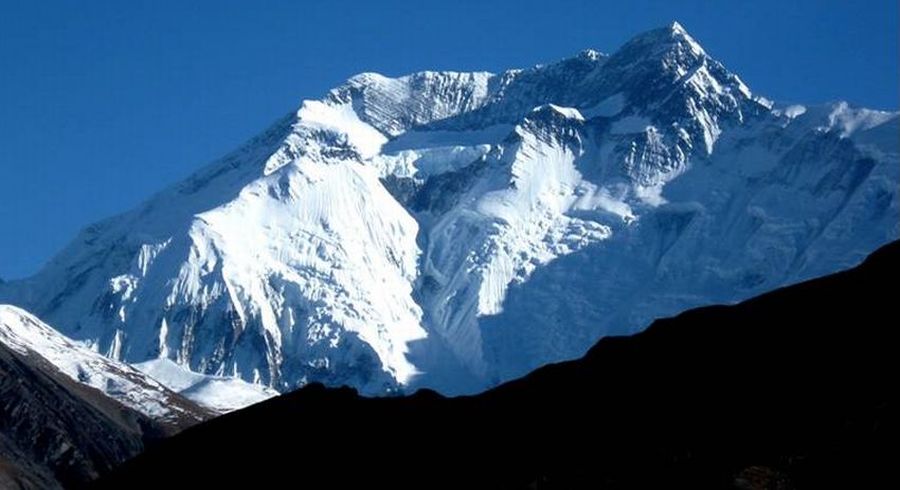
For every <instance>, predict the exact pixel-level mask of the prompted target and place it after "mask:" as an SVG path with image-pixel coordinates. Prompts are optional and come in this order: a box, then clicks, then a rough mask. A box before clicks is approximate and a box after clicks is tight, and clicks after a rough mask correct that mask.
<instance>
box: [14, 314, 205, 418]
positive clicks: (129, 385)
mask: <svg viewBox="0 0 900 490" xmlns="http://www.w3.org/2000/svg"><path fill="white" fill-rule="evenodd" d="M0 343H2V344H3V345H5V346H7V347H9V348H11V349H12V350H14V351H16V352H17V353H19V354H21V355H23V356H26V357H27V356H34V355H37V356H40V357H42V358H44V359H45V360H46V361H48V362H50V363H51V364H52V365H53V366H55V367H56V368H57V369H59V371H60V372H61V373H63V374H65V375H66V376H68V377H70V378H72V379H73V380H74V381H77V382H79V383H82V384H85V385H87V386H90V387H92V388H96V389H98V390H100V391H102V392H104V393H106V394H107V395H109V396H110V397H112V398H114V399H116V400H117V401H119V402H121V403H122V404H123V405H125V406H127V407H130V408H132V409H134V410H137V411H138V412H141V413H143V414H144V415H147V416H149V417H151V418H155V419H160V420H164V421H179V420H193V421H194V422H199V421H200V419H199V418H197V417H198V415H200V414H198V413H196V412H193V411H190V410H186V409H185V408H184V407H183V406H181V405H180V404H179V403H177V402H175V401H174V400H173V399H174V398H175V394H174V393H173V392H171V391H170V390H169V389H167V388H166V387H165V386H163V385H162V384H161V383H159V382H158V381H156V380H155V379H153V378H151V377H149V376H147V375H145V374H143V373H141V372H140V371H138V370H137V369H134V368H133V367H131V366H129V365H127V364H124V363H121V362H117V361H114V360H112V359H109V358H107V357H104V356H102V355H100V354H97V353H96V352H93V351H91V350H89V349H86V348H84V347H82V346H80V345H78V344H77V343H75V342H73V341H71V340H69V339H67V338H65V337H64V336H63V335H62V334H60V333H59V332H58V331H56V330H55V329H53V328H51V327H50V326H48V325H47V324H45V323H43V322H41V321H40V320H38V319H37V318H36V317H35V316H34V315H32V314H30V313H28V312H27V311H24V310H22V309H20V308H16V307H15V306H11V305H0Z"/></svg>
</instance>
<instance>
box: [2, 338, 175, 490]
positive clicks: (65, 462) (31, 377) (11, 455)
mask: <svg viewBox="0 0 900 490" xmlns="http://www.w3.org/2000/svg"><path fill="white" fill-rule="evenodd" d="M162 435H163V432H162V429H161V428H160V427H159V426H156V425H155V424H154V423H153V422H152V421H151V420H150V419H148V418H146V417H144V416H142V415H141V414H139V413H137V412H135V411H132V410H130V409H128V408H126V407H124V406H122V405H120V404H119V403H117V402H115V401H114V400H112V399H110V398H108V397H107V396H106V395H104V394H103V393H101V392H100V391H97V390H94V389H92V388H88V387H86V386H84V385H81V384H79V383H77V382H74V381H72V380H71V379H69V378H68V377H66V376H65V375H63V374H61V373H59V372H58V371H57V370H56V368H54V367H53V366H52V365H51V364H49V363H47V362H46V361H44V360H43V359H40V358H36V357H33V356H23V355H20V354H18V353H16V352H13V351H11V350H10V349H8V348H6V347H4V346H2V345H0V486H2V487H3V488H4V489H6V488H9V489H17V488H22V489H30V488H34V489H43V488H60V487H61V486H69V485H77V484H81V483H85V482H87V481H90V480H92V479H94V478H96V477H97V476H98V475H100V474H103V473H105V472H108V471H109V470H111V469H112V468H113V467H114V466H116V465H118V464H119V463H121V462H122V461H124V460H126V459H128V458H130V457H133V456H135V455H137V454H138V453H139V452H141V451H142V450H143V448H144V440H145V439H146V438H151V439H152V438H158V437H161V436H162Z"/></svg>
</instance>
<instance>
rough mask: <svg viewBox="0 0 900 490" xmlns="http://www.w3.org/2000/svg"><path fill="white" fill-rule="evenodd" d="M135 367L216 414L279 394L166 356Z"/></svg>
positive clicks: (140, 363)
mask: <svg viewBox="0 0 900 490" xmlns="http://www.w3.org/2000/svg"><path fill="white" fill-rule="evenodd" d="M134 367H135V368H137V369H138V370H139V371H141V372H143V373H145V374H147V375H148V376H152V377H153V378H154V379H157V380H159V382H161V383H163V384H165V385H166V386H167V387H168V388H169V389H171V390H173V391H176V392H178V393H179V394H181V395H182V396H184V397H186V398H188V399H190V400H192V401H194V402H197V403H199V404H200V405H202V406H204V407H206V408H209V409H211V410H215V411H216V412H219V413H226V412H231V411H233V410H238V409H241V408H244V407H247V406H249V405H253V404H255V403H259V402H261V401H263V400H267V399H269V398H272V397H273V396H277V395H278V392H277V391H275V390H272V389H270V388H266V387H263V386H260V385H256V384H251V383H247V382H245V381H242V380H241V379H238V378H230V377H223V376H209V375H204V374H199V373H195V372H192V371H189V370H187V369H185V368H184V367H182V366H179V365H178V364H175V362H173V361H171V360H169V359H154V360H151V361H146V362H139V363H137V364H135V365H134Z"/></svg>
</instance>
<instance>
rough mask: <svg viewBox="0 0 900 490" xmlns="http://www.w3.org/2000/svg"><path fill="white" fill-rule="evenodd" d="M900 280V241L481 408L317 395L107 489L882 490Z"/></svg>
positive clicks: (646, 336) (580, 363) (609, 342)
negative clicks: (823, 274)
mask: <svg viewBox="0 0 900 490" xmlns="http://www.w3.org/2000/svg"><path fill="white" fill-rule="evenodd" d="M898 273H900V242H894V243H892V244H890V245H888V246H885V247H883V248H882V249H880V250H879V251H877V252H876V253H874V254H873V255H872V256H871V257H870V258H869V259H867V260H866V261H865V263H863V264H862V265H861V266H859V267H857V268H855V269H852V270H849V271H845V272H841V273H838V274H835V275H832V276H828V277H825V278H820V279H815V280H812V281H809V282H804V283H802V284H798V285H795V286H790V287H787V288H784V289H779V290H776V291H774V292H771V293H768V294H765V295H763V296H760V297H757V298H754V299H751V300H749V301H745V302H743V303H740V304H738V305H733V306H711V307H705V308H700V309H696V310H691V311H688V312H685V313H682V314H680V315H678V316H676V317H673V318H668V319H664V320H659V321H656V322H654V324H653V325H652V326H651V327H650V328H649V329H647V330H646V331H644V332H641V333H639V334H636V335H633V336H629V337H607V338H604V339H602V340H601V341H600V342H599V343H598V344H597V345H596V346H594V347H593V348H592V349H591V350H590V351H589V352H588V353H587V355H586V356H585V357H583V358H582V359H579V360H577V361H570V362H564V363H560V364H554V365H550V366H546V367H543V368H541V369H538V370H537V371H535V372H533V373H531V374H529V375H528V376H526V377H524V378H521V379H518V380H515V381H512V382H509V383H506V384H503V385H501V386H499V387H497V388H495V389H492V390H490V391H487V392H485V393H482V394H479V395H476V396H464V397H456V398H445V397H443V396H441V395H439V394H437V393H435V392H433V391H428V390H422V391H419V392H417V393H415V394H414V395H412V396H408V397H394V398H365V397H361V396H359V395H358V394H357V393H356V391H355V390H353V389H350V388H340V389H327V388H325V387H323V386H322V385H320V384H315V385H312V386H307V387H305V388H303V389H301V390H298V391H296V392H293V393H290V394H286V395H282V396H280V397H278V398H274V399H271V400H268V401H265V402H263V403H260V404H257V405H254V406H252V407H249V408H246V409H244V410H240V411H237V412H233V413H231V414H228V415H225V416H222V417H220V418H217V419H215V420H212V421H210V422H207V423H204V424H201V425H199V426H196V427H194V428H191V429H188V430H186V431H184V432H183V433H181V434H179V435H177V436H175V437H174V438H172V439H170V440H167V441H165V443H163V444H162V445H160V446H159V447H157V448H154V449H151V450H149V451H148V452H146V453H145V454H142V455H141V456H139V457H137V458H135V459H134V460H132V461H129V462H128V463H126V464H124V465H123V466H122V467H120V468H119V469H117V470H115V471H114V472H113V473H112V474H110V476H109V477H107V478H103V479H101V480H100V481H99V482H97V484H96V485H95V486H94V487H93V488H95V489H98V490H99V489H106V488H109V489H113V488H164V487H165V486H166V485H168V484H170V483H171V482H174V481H177V482H178V484H179V485H181V486H185V487H191V488H193V487H195V486H204V487H211V488H226V487H228V488H234V487H236V486H240V485H241V484H242V483H243V482H247V484H251V483H252V485H253V486H254V487H258V488H283V487H290V488H326V487H328V488H331V487H341V488H542V489H555V488H604V489H626V488H627V489H631V488H695V489H702V488H716V489H722V488H734V489H762V488H767V489H820V488H882V486H881V485H883V484H884V482H887V481H891V480H892V479H893V475H894V473H895V465H894V464H893V460H892V459H891V458H889V456H888V455H889V451H888V449H887V448H888V447H890V446H892V445H893V438H892V435H890V434H889V428H890V427H894V426H896V413H895V412H894V411H895V410H896V408H897V407H896V400H895V397H894V396H893V395H894V392H895V391H896V390H895V386H896V385H897V376H896V369H894V368H891V366H893V365H895V364H896V355H895V347H894V346H895V343H894V342H893V341H892V339H893V335H892V334H893V332H892V325H893V324H894V321H893V320H894V317H895V313H896V311H895V308H894V306H893V305H894V301H895V300H894V292H893V290H892V288H890V287H886V285H890V284H893V283H894V281H896V278H897V275H898ZM891 434H892V432H891ZM273 440H277V441H279V442H278V443H277V444H274V443H273ZM282 444H290V448H291V449H290V450H284V449H283V446H282Z"/></svg>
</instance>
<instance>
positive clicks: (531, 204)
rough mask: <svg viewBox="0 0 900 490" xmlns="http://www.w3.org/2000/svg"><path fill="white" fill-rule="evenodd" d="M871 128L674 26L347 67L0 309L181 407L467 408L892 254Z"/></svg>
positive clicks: (857, 113)
mask: <svg viewBox="0 0 900 490" xmlns="http://www.w3.org/2000/svg"><path fill="white" fill-rule="evenodd" d="M897 122H898V118H897V115H896V113H881V112H876V111H867V110H863V109H858V108H853V107H851V106H849V105H846V104H844V105H841V104H837V105H827V106H803V108H802V110H801V109H800V107H799V106H795V107H792V108H781V107H780V106H777V105H773V104H771V103H770V102H768V101H766V100H765V98H763V97H761V96H759V95H754V94H752V92H751V91H750V89H749V88H748V87H747V86H746V85H745V84H744V83H743V82H742V81H741V79H740V78H739V77H738V76H737V75H736V74H734V73H732V72H730V71H728V70H727V69H726V68H725V66H724V65H723V64H722V63H720V62H719V61H717V60H715V59H713V58H712V57H711V56H710V55H709V53H708V52H707V51H706V50H705V49H704V48H702V47H701V46H700V44H699V43H698V42H697V40H695V39H694V38H693V37H691V36H690V35H689V34H688V33H687V31H686V30H685V29H684V28H683V27H682V26H680V25H678V24H673V25H671V26H667V27H664V28H662V29H657V30H653V31H650V32H647V33H644V34H641V35H638V36H636V37H635V38H634V39H632V40H631V41H629V42H627V43H626V44H625V45H624V46H622V47H621V48H620V49H619V50H617V51H615V52H613V53H612V54H610V55H603V54H600V53H599V52H596V51H592V50H588V51H585V52H582V53H580V54H578V55H576V56H574V57H572V58H568V59H564V60H560V61H557V62H555V63H550V64H545V65H538V66H535V67H533V68H529V69H525V70H508V71H506V72H503V73H499V74H490V73H459V72H422V73H418V74H413V75H409V76H404V77H399V78H390V77H385V76H382V75H378V74H374V73H366V74H362V75H359V76H356V77H353V78H351V79H350V80H348V81H347V82H346V83H344V84H342V85H341V86H339V87H337V88H335V89H334V90H332V91H330V92H329V93H328V94H326V95H325V96H324V97H323V98H322V99H319V100H307V101H304V102H303V103H302V104H301V105H300V108H299V109H298V110H297V111H295V112H292V113H291V114H289V115H288V116H286V117H285V118H284V119H282V120H281V121H278V122H277V123H276V124H274V125H273V126H272V128H270V129H269V130H268V131H266V132H264V133H263V134H262V135H261V136H260V137H258V138H255V139H254V140H252V141H251V142H248V143H247V144H245V145H244V146H242V147H241V148H239V149H238V150H237V151H235V152H233V153H232V154H230V155H228V156H226V157H225V158H223V159H222V160H221V161H219V162H215V163H213V164H212V165H210V166H208V167H206V168H204V169H203V170H201V171H200V172H198V173H197V174H196V175H194V176H192V177H191V178H189V179H187V180H186V181H185V182H183V183H181V184H179V185H177V186H175V187H173V188H172V189H168V190H165V191H163V192H162V193H160V194H159V195H157V196H154V197H153V198H151V199H150V200H148V201H147V202H146V203H144V204H143V205H141V206H140V207H138V208H137V209H135V210H133V211H131V212H129V213H126V214H124V215H122V216H119V217H116V218H112V219H110V220H107V221H104V222H102V223H99V224H97V225H94V226H92V227H89V228H87V229H86V230H85V231H84V232H82V233H81V234H80V235H79V237H77V238H76V239H75V241H74V242H73V243H72V244H71V245H70V246H69V247H68V248H66V249H65V250H64V251H63V252H62V253H61V254H60V255H59V256H57V257H56V258H55V259H54V260H53V261H51V263H49V264H48V265H47V267H46V268H45V269H44V270H42V271H41V272H40V273H39V274H38V275H36V276H35V277H33V278H30V279H28V280H25V281H14V282H12V283H5V284H0V299H2V300H3V301H8V302H12V303H15V304H19V305H23V306H26V307H27V308H28V309H30V310H31V311H35V312H37V313H38V314H40V315H41V316H42V317H44V318H47V319H48V320H49V321H51V322H52V323H53V324H54V325H56V326H57V327H58V328H60V329H61V330H62V331H63V332H64V333H66V334H67V335H69V336H71V337H73V338H75V339H78V340H79V341H83V342H85V343H87V344H89V345H91V346H92V347H93V348H94V349H96V350H97V351H99V352H102V353H103V354H105V355H107V356H110V357H113V358H115V359H120V360H124V361H127V362H132V363H141V364H140V365H141V367H142V368H144V369H147V370H148V371H149V372H153V373H156V374H159V375H160V376H162V374H160V373H168V374H166V376H164V378H165V379H163V380H162V381H164V382H166V383H168V384H169V386H170V387H175V388H177V389H183V390H185V394H189V392H199V391H202V392H203V397H204V398H203V399H205V400H207V403H208V404H210V403H213V402H210V401H209V400H211V398H208V395H210V394H211V393H212V394H213V395H214V392H215V391H216V389H217V388H215V387H216V386H224V385H227V384H228V383H227V382H225V381H223V380H222V377H236V378H241V379H243V380H245V381H247V382H250V383H255V384H257V385H263V386H267V387H271V388H274V389H277V390H282V391H283V390H289V389H292V388H295V387H297V386H301V385H303V384H305V383H308V382H310V381H322V382H325V383H328V384H332V385H339V384H348V385H352V386H354V387H357V388H359V389H360V390H362V391H364V392H366V393H370V394H372V393H375V394H381V393H389V392H395V391H399V390H407V389H414V388H415V387H418V386H429V387H435V388H438V389H441V390H443V391H446V392H451V393H460V392H472V391H475V390H478V389H481V388H484V387H487V386H490V385H492V384H494V383H497V382H499V381H502V380H504V379H508V378H510V377H513V376H517V375H520V374H523V373H524V372H525V371H527V370H528V369H531V368H534V367H536V366H538V365H540V364H543V363H546V362H551V361H558V360H561V359H566V358H570V357H575V356H578V355H580V354H581V353H582V352H583V350H584V349H585V348H587V347H589V346H590V345H593V344H594V343H595V342H596V340H597V339H598V338H599V337H600V336H603V335H608V334H611V333H627V332H633V331H637V330H640V329H641V328H643V327H644V326H646V325H647V324H649V322H650V321H652V320H653V319H654V318H656V317H659V316H665V315H670V314H674V313H677V312H679V311H681V310H683V309H685V308H690V307H694V306H698V305H702V304H709V303H714V302H732V301H737V300H740V299H743V298H746V297H749V296H753V295H755V294H759V293H761V292H764V291H766V290H769V289H771V288H774V287H778V286H781V285H784V284H788V283H791V282H795V281H798V280H801V279H805V278H808V277H812V276H815V275H820V274H825V273H829V272H833V271H835V270H838V269H840V268H843V267H847V266H850V265H853V264H855V263H856V262H857V261H858V260H860V259H861V258H862V257H864V256H865V255H866V254H868V253H869V252H871V251H872V250H874V249H875V248H877V247H878V246H879V245H881V244H883V243H885V242H887V241H890V240H893V239H896V238H897V237H898V235H900V224H898V222H900V219H898V215H900V211H898V209H900V206H898V197H897V195H898V193H897V188H898V182H900V177H898V174H900V164H898V158H900V156H898V155H900V151H898V148H897V146H898V144H897V138H896V130H895V128H896V127H897ZM192 373H194V374H192ZM196 373H203V374H204V375H208V376H215V377H217V378H215V380H217V381H215V382H208V383H207V382H203V383H202V384H201V385H199V386H198V385H196V384H195V383H194V381H195V375H196ZM206 379H207V380H208V378H206ZM185 380H188V381H185ZM185 383H187V384H185ZM188 385H189V386H188ZM192 386H198V388H197V389H196V390H194V389H193V388H191V387H192ZM201 386H202V387H203V389H202V390H201V389H200V387H201ZM237 396H240V395H237ZM212 399H213V400H215V396H213V397H212ZM223 400H224V398H223V399H219V400H218V401H216V402H215V403H220V402H222V403H225V402H224V401H223Z"/></svg>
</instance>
